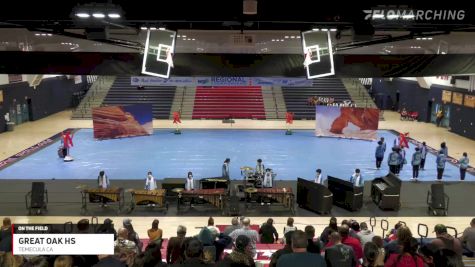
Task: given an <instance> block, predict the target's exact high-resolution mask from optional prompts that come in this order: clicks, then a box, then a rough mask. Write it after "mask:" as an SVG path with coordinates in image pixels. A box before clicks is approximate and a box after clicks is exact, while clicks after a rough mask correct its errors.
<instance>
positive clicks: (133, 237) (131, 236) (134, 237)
mask: <svg viewBox="0 0 475 267" xmlns="http://www.w3.org/2000/svg"><path fill="white" fill-rule="evenodd" d="M122 224H123V226H124V228H125V229H127V231H128V237H127V239H128V240H130V241H133V242H134V243H135V245H136V246H137V248H138V249H139V251H142V247H143V243H142V241H140V238H139V234H137V232H136V231H135V230H134V226H133V225H132V220H131V219H129V218H125V219H124V220H123V221H122Z"/></svg>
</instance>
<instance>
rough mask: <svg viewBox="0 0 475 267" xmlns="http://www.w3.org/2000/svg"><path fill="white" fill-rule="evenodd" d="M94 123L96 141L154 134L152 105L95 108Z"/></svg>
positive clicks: (93, 112)
mask: <svg viewBox="0 0 475 267" xmlns="http://www.w3.org/2000/svg"><path fill="white" fill-rule="evenodd" d="M92 123H93V127H94V138H96V139H110V138H122V137H131V136H141V135H151V134H152V133H153V125H152V123H153V115H152V105H151V104H149V105H147V104H145V105H130V106H107V107H100V108H94V109H93V110H92Z"/></svg>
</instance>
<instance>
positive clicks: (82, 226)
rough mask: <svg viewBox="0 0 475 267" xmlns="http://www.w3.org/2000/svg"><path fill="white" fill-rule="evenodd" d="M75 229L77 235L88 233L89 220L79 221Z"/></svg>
mask: <svg viewBox="0 0 475 267" xmlns="http://www.w3.org/2000/svg"><path fill="white" fill-rule="evenodd" d="M76 228H77V230H78V233H89V220H88V219H81V220H79V221H78V223H77V224H76Z"/></svg>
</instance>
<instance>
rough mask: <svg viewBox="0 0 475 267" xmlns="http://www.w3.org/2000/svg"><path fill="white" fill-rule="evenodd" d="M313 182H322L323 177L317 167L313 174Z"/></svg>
mask: <svg viewBox="0 0 475 267" xmlns="http://www.w3.org/2000/svg"><path fill="white" fill-rule="evenodd" d="M315 183H316V184H323V177H322V170H321V169H317V171H316V174H315Z"/></svg>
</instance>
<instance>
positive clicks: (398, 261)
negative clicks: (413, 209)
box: [384, 227, 424, 267]
mask: <svg viewBox="0 0 475 267" xmlns="http://www.w3.org/2000/svg"><path fill="white" fill-rule="evenodd" d="M399 229H404V228H403V227H401V228H399ZM398 244H399V245H400V246H401V252H400V253H393V254H391V255H390V256H389V258H388V260H387V261H386V263H385V264H384V266H385V267H419V266H424V261H423V260H422V257H421V256H420V255H419V254H417V249H418V248H419V242H417V239H415V238H413V237H411V238H409V239H406V240H398Z"/></svg>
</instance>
